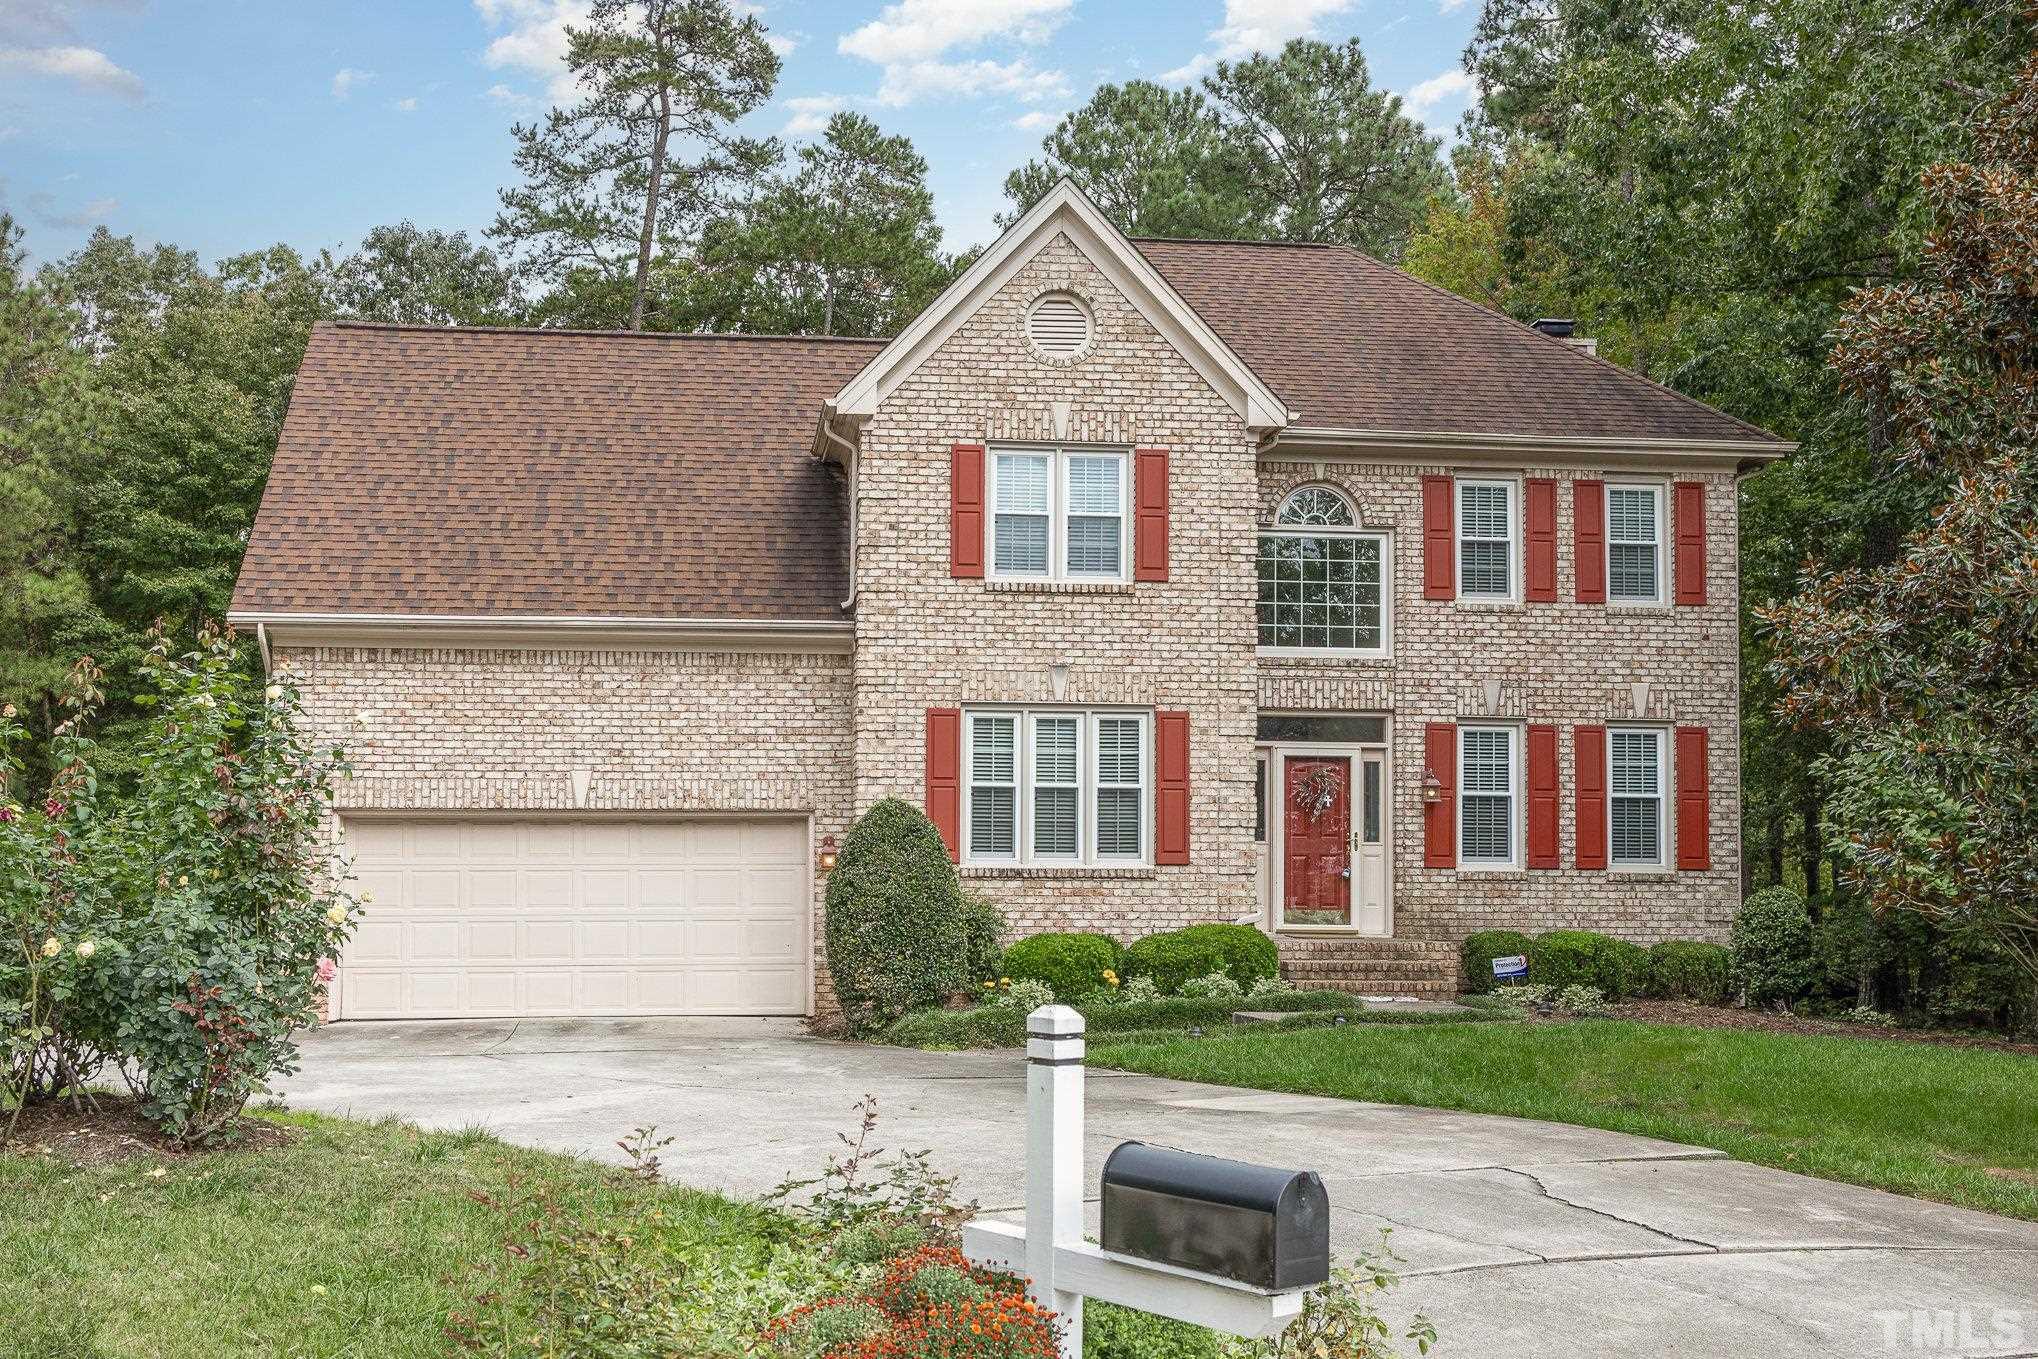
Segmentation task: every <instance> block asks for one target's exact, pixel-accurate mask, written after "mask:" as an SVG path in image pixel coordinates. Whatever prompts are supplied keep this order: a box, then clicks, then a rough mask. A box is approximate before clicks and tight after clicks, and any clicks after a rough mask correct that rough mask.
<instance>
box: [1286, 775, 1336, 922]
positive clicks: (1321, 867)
mask: <svg viewBox="0 0 2038 1359" xmlns="http://www.w3.org/2000/svg"><path fill="white" fill-rule="evenodd" d="M1284 768H1285V769H1286V770H1287V773H1286V775H1285V776H1284V777H1283V780H1282V782H1283V787H1282V790H1281V807H1282V819H1281V921H1282V923H1283V924H1287V925H1349V924H1351V922H1352V851H1351V830H1352V762H1351V757H1349V756H1346V755H1291V756H1289V757H1288V758H1287V760H1286V761H1284Z"/></svg>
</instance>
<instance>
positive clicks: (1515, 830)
mask: <svg viewBox="0 0 2038 1359" xmlns="http://www.w3.org/2000/svg"><path fill="white" fill-rule="evenodd" d="M1475 731H1497V732H1504V733H1505V734H1506V736H1507V790H1508V791H1507V804H1508V805H1507V811H1508V822H1509V831H1508V836H1507V846H1508V849H1509V850H1510V852H1511V854H1512V857H1511V858H1509V859H1507V860H1505V861H1502V860H1500V859H1467V858H1466V857H1465V736H1466V734H1467V733H1469V732H1475ZM1608 744H1609V747H1610V746H1611V742H1609V743H1608ZM1457 790H1458V792H1457V798H1456V802H1457V808H1456V811H1457V817H1456V821H1457V824H1456V825H1455V826H1453V827H1452V828H1451V833H1452V834H1453V835H1454V836H1455V837H1456V839H1455V840H1454V841H1453V843H1452V849H1453V850H1454V851H1455V853H1454V855H1453V857H1454V859H1455V860H1456V862H1457V866H1458V868H1459V870H1460V871H1463V872H1467V873H1512V872H1517V871H1519V870H1520V869H1521V866H1522V862H1523V860H1522V852H1523V845H1522V837H1523V835H1524V833H1525V831H1526V825H1525V823H1526V820H1527V815H1526V803H1527V801H1528V799H1527V798H1525V797H1524V796H1523V795H1522V750H1521V726H1520V725H1519V724H1518V723H1511V722H1461V723H1459V724H1458V779H1457Z"/></svg>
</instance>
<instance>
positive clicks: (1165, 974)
mask: <svg viewBox="0 0 2038 1359" xmlns="http://www.w3.org/2000/svg"><path fill="white" fill-rule="evenodd" d="M1280 970H1281V951H1280V949H1279V948H1277V947H1275V945H1274V941H1273V940H1271V939H1269V938H1268V937H1267V936H1266V935H1264V934H1262V933H1260V932H1259V931H1258V930H1257V929H1254V928H1253V927H1252V926H1251V925H1191V926H1189V927H1188V928H1187V929H1181V930H1169V931H1168V932H1167V933H1165V934H1149V935H1148V936H1147V937H1146V938H1144V939H1138V940H1134V941H1133V944H1132V946H1131V947H1130V948H1128V949H1126V950H1125V966H1124V968H1123V971H1124V973H1125V975H1126V977H1127V978H1128V979H1129V978H1132V977H1152V978H1153V980H1154V985H1156V986H1158V987H1160V989H1161V990H1162V991H1164V992H1167V993H1169V994H1172V993H1174V992H1176V991H1179V990H1181V989H1182V983H1183V982H1185V981H1188V980H1190V979H1191V978H1193V977H1207V976H1209V975H1210V974H1211V973H1212V972H1222V973H1223V974H1224V975H1225V976H1227V977H1230V978H1231V979H1232V980H1233V981H1235V982H1237V983H1238V984H1239V985H1240V986H1251V985H1252V984H1253V983H1254V982H1256V981H1259V980H1260V979H1261V978H1264V977H1271V976H1274V975H1276V974H1277V973H1279V972H1280Z"/></svg>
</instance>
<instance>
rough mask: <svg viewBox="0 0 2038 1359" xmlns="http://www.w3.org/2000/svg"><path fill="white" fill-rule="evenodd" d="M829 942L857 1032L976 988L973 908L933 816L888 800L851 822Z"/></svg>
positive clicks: (839, 992) (832, 903) (835, 876)
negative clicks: (972, 953)
mask: <svg viewBox="0 0 2038 1359" xmlns="http://www.w3.org/2000/svg"><path fill="white" fill-rule="evenodd" d="M979 928H981V927H980V926H979ZM827 939H828V973H829V975H830V976H832V977H833V978H834V979H835V998H836V999H837V1000H838V1001H839V1002H840V1003H841V1005H842V1013H843V1017H844V1018H845V1019H847V1020H848V1022H849V1026H850V1028H851V1029H853V1030H856V1031H857V1032H864V1031H867V1030H870V1029H875V1028H879V1027H881V1026H883V1025H885V1024H889V1023H890V1022H891V1021H892V1020H894V1019H897V1018H898V1017H899V1016H900V1015H902V1014H904V1013H905V1012H906V1011H908V1010H910V1009H913V1008H915V1007H916V1006H922V1005H938V1004H940V1003H941V1002H942V1001H943V1000H944V999H946V998H947V997H949V996H951V995H953V994H955V993H956V992H957V991H961V990H963V989H964V988H965V987H967V986H968V985H969V981H970V972H969V954H970V947H971V945H970V939H971V924H970V908H969V907H968V905H967V904H966V900H965V898H964V896H963V891H962V884H961V883H960V882H959V881H958V880H957V878H956V876H955V865H954V864H953V863H952V862H950V861H949V858H948V847H947V846H946V845H944V844H943V843H942V841H941V832H940V831H938V830H936V829H935V828H934V823H933V822H932V821H929V820H928V819H927V814H926V813H925V812H923V811H921V810H920V809H919V808H918V807H915V806H914V805H913V804H912V803H910V802H903V801H901V800H900V799H898V798H889V797H888V798H886V799H885V800H884V801H882V802H880V803H878V804H877V805H876V806H874V807H872V808H871V809H870V810H869V811H867V812H865V813H864V814H863V818H862V819H861V820H859V821H858V822H857V823H856V824H855V825H854V826H852V827H850V830H849V834H848V835H846V836H845V837H843V840H842V853H841V855H840V857H839V858H838V859H837V860H836V864H835V871H834V873H832V874H831V875H830V876H829V878H828V923H827Z"/></svg>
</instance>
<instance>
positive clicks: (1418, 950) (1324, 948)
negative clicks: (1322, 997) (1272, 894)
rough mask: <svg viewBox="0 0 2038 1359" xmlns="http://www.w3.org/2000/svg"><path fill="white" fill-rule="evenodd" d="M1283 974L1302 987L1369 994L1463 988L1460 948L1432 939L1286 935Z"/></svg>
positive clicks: (1445, 992) (1440, 994)
mask: <svg viewBox="0 0 2038 1359" xmlns="http://www.w3.org/2000/svg"><path fill="white" fill-rule="evenodd" d="M1277 942H1278V943H1279V944H1280V947H1281V975H1282V976H1283V977H1285V978H1286V979H1287V980H1288V981H1289V982H1290V983H1292V984H1293V985H1295V986H1297V987H1300V988H1301V989H1303V990H1313V991H1352V992H1356V993H1357V994H1359V995H1367V996H1421V997H1423V998H1425V999H1435V998H1449V997H1453V996H1456V995H1457V994H1458V990H1459V987H1458V950H1457V949H1456V947H1454V946H1453V945H1451V944H1448V943H1443V942H1441V941H1438V940H1432V939H1377V938H1363V937H1356V936H1351V935H1282V936H1279V937H1278V940H1277Z"/></svg>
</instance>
